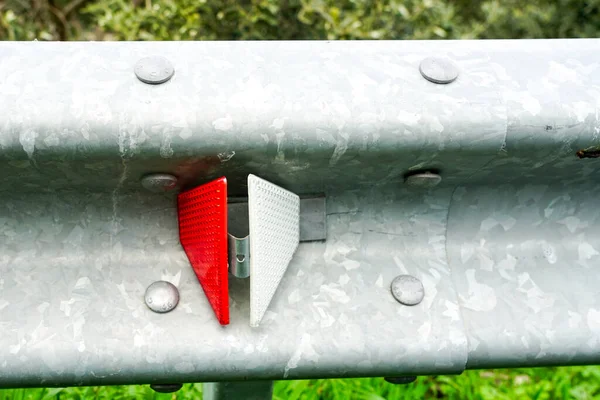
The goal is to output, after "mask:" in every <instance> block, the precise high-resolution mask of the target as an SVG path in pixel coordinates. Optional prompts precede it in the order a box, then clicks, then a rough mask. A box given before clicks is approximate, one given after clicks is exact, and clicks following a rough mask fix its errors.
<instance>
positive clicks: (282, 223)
mask: <svg viewBox="0 0 600 400" xmlns="http://www.w3.org/2000/svg"><path fill="white" fill-rule="evenodd" d="M248 212H249V222H250V325H251V326H258V324H259V323H260V320H261V319H262V317H263V315H265V312H266V311H267V307H268V306H269V303H270V302H271V299H272V298H273V295H274V294H275V291H276V290H277V286H278V285H279V282H281V278H282V277H283V274H284V273H285V270H286V269H287V267H288V264H289V263H290V261H291V260H292V256H293V255H294V252H295V251H296V248H297V247H298V243H299V240H300V198H299V197H298V196H297V195H295V194H294V193H292V192H289V191H287V190H285V189H282V188H280V187H279V186H277V185H274V184H272V183H270V182H267V181H265V180H264V179H260V178H259V177H257V176H254V175H248Z"/></svg>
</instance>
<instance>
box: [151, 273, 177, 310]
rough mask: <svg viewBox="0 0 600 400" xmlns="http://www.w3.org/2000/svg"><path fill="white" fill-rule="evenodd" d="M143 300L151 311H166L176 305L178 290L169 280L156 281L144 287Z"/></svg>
mask: <svg viewBox="0 0 600 400" xmlns="http://www.w3.org/2000/svg"><path fill="white" fill-rule="evenodd" d="M144 301H145V302H146V305H147V306H148V308H149V309H151V310H152V311H154V312H157V313H167V312H169V311H171V310H173V309H174V308H175V307H177V304H178V303H179V290H177V288H176V287H175V285H173V284H172V283H171V282H166V281H157V282H154V283H153V284H151V285H150V286H148V289H146V294H145V295H144Z"/></svg>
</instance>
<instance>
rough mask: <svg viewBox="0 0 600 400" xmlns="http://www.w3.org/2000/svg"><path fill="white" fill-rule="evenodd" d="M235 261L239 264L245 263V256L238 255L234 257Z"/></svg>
mask: <svg viewBox="0 0 600 400" xmlns="http://www.w3.org/2000/svg"><path fill="white" fill-rule="evenodd" d="M235 259H236V260H237V262H241V263H242V262H244V261H246V256H245V255H243V254H238V255H236V256H235Z"/></svg>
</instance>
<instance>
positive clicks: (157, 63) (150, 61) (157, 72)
mask: <svg viewBox="0 0 600 400" xmlns="http://www.w3.org/2000/svg"><path fill="white" fill-rule="evenodd" d="M133 71H134V72H135V76H137V78H138V79H139V80H140V81H142V82H144V83H148V84H150V85H159V84H161V83H164V82H166V81H168V80H169V79H171V77H173V74H174V73H175V69H174V68H173V65H171V63H170V62H169V60H167V59H166V58H164V57H160V56H150V57H144V58H142V59H140V60H139V61H138V62H137V63H135V67H134V69H133Z"/></svg>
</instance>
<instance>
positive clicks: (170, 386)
mask: <svg viewBox="0 0 600 400" xmlns="http://www.w3.org/2000/svg"><path fill="white" fill-rule="evenodd" d="M150 387H151V388H152V390H154V391H155V392H158V393H173V392H176V391H178V390H179V389H181V388H182V387H183V385H182V384H181V383H164V384H152V385H150Z"/></svg>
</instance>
